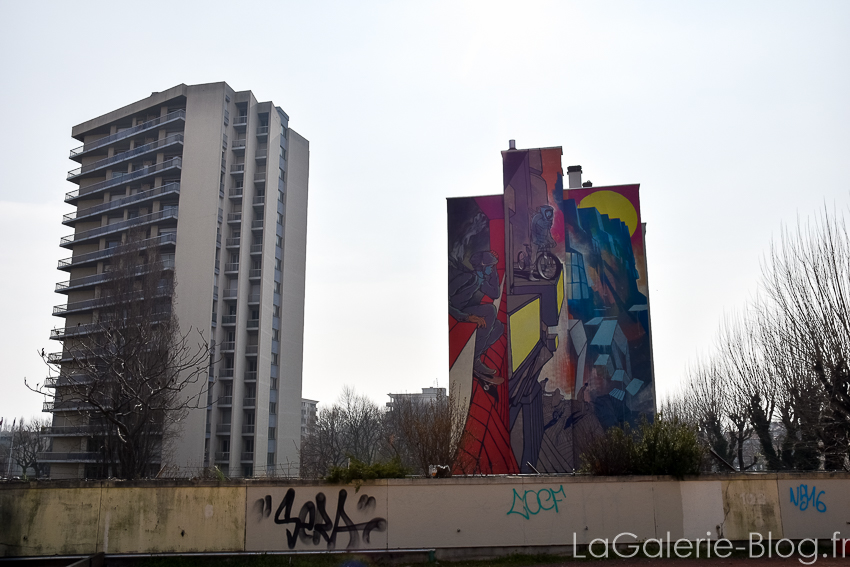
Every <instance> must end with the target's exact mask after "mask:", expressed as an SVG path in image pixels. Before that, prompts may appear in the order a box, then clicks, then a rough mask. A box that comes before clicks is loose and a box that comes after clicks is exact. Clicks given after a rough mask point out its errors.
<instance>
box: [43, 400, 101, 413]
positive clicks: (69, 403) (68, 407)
mask: <svg viewBox="0 0 850 567" xmlns="http://www.w3.org/2000/svg"><path fill="white" fill-rule="evenodd" d="M98 403H100V404H101V406H102V407H104V408H107V409H108V408H110V407H112V404H111V403H109V402H107V401H105V400H100V401H99V402H98ZM94 407H95V406H94V405H93V404H92V403H90V402H86V401H83V400H62V401H61V402H57V401H52V402H44V404H43V405H42V411H46V412H57V411H58V412H63V411H69V412H70V411H90V410H93V409H94Z"/></svg>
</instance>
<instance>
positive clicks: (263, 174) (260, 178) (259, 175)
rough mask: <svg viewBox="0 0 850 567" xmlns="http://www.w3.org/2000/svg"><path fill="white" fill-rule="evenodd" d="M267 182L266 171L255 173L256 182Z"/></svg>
mask: <svg viewBox="0 0 850 567" xmlns="http://www.w3.org/2000/svg"><path fill="white" fill-rule="evenodd" d="M265 182H266V172H265V171H261V172H259V173H255V174H254V183H265Z"/></svg>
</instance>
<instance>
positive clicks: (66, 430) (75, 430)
mask: <svg viewBox="0 0 850 567" xmlns="http://www.w3.org/2000/svg"><path fill="white" fill-rule="evenodd" d="M103 432H104V427H103V426H100V425H54V426H53V427H45V428H44V429H42V430H41V434H42V435H45V436H47V437H88V436H91V435H97V434H98V433H103Z"/></svg>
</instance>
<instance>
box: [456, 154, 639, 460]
mask: <svg viewBox="0 0 850 567" xmlns="http://www.w3.org/2000/svg"><path fill="white" fill-rule="evenodd" d="M512 146H513V144H512ZM561 154H562V152H561V148H560V147H555V148H540V149H528V150H517V149H513V148H512V149H510V150H508V151H505V152H502V163H503V177H504V194H503V195H491V196H485V197H463V198H452V199H448V233H449V234H448V237H449V238H448V242H449V250H448V268H449V269H448V288H449V289H448V292H449V293H448V295H449V368H450V387H451V394H452V400H453V403H454V404H456V405H457V406H458V409H459V411H461V413H462V414H464V415H466V421H465V426H464V427H465V429H464V435H463V438H462V441H461V453H460V459H459V461H458V463H457V467H458V469H459V472H476V473H485V474H487V473H492V474H503V473H518V472H522V473H533V472H535V471H538V472H541V473H542V472H570V471H572V470H573V469H575V468H578V467H579V466H580V462H579V455H580V453H581V449H582V445H583V444H584V443H586V442H587V441H588V440H590V439H591V438H593V437H594V436H595V435H598V434H599V433H601V432H603V431H604V430H605V429H607V428H609V427H611V426H613V425H622V424H624V423H629V424H631V425H635V424H637V423H638V422H639V421H640V417H641V416H642V415H646V416H649V417H650V418H651V416H652V415H654V413H655V386H654V381H653V370H652V345H651V340H650V337H651V334H650V322H649V298H648V286H647V273H646V254H645V248H644V225H643V223H642V222H641V215H640V202H639V198H638V189H639V185H637V184H634V185H618V186H608V187H589V186H588V187H582V184H581V168H580V167H579V166H571V167H570V168H568V178H569V182H568V187H566V188H565V187H564V174H563V169H562V167H561ZM585 185H589V184H585Z"/></svg>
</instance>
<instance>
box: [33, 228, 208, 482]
mask: <svg viewBox="0 0 850 567" xmlns="http://www.w3.org/2000/svg"><path fill="white" fill-rule="evenodd" d="M138 241H139V239H137V238H131V239H130V240H129V241H128V243H126V244H124V245H122V247H121V250H120V251H119V252H118V253H117V254H116V255H115V256H113V260H112V264H111V265H110V268H111V269H110V270H109V272H108V273H109V277H108V278H107V280H106V281H105V283H104V284H103V285H102V286H101V287H100V297H99V298H98V299H96V300H95V306H96V311H95V315H94V321H95V322H93V323H91V324H89V325H84V326H83V325H78V326H77V327H76V328H74V327H71V328H66V329H65V330H64V338H63V341H62V342H63V353H62V356H61V358H60V359H59V360H57V359H56V357H54V358H51V357H45V358H46V359H47V360H46V361H47V362H48V364H50V365H53V366H58V367H59V374H58V376H57V377H55V378H54V379H53V381H54V384H53V385H54V386H55V388H53V389H48V388H45V387H44V386H42V387H41V388H38V389H37V391H39V392H40V393H43V394H45V395H46V396H47V397H49V398H52V400H53V409H54V411H61V410H65V411H66V414H67V413H70V415H71V416H76V417H75V418H73V420H74V421H75V422H76V423H75V425H76V426H78V427H79V426H81V431H85V432H86V433H87V434H88V435H89V450H90V451H94V452H97V453H99V454H100V456H101V457H100V458H101V465H102V467H103V474H107V473H108V474H111V475H112V476H116V477H120V478H139V477H143V476H147V475H150V474H152V473H154V472H155V471H156V468H157V464H158V463H161V461H162V460H163V451H164V442H163V440H164V439H165V440H167V439H168V436H169V435H170V434H174V433H176V431H177V428H178V427H179V424H180V421H181V420H182V419H183V418H184V417H185V415H186V413H187V412H188V411H190V410H191V409H194V408H198V407H199V406H200V405H201V402H202V400H203V397H204V394H205V390H206V388H205V387H203V386H205V383H201V378H202V377H203V378H206V374H207V367H208V364H209V363H210V359H209V356H210V355H209V348H208V345H207V344H206V341H205V340H204V338H203V336H202V335H201V334H200V333H193V332H192V331H191V330H190V331H189V332H186V333H181V331H180V329H179V327H178V324H177V320H176V318H175V317H174V315H173V313H172V303H173V300H174V285H175V282H174V278H173V271H172V267H173V264H171V263H170V262H169V263H164V262H163V260H162V258H160V257H159V255H157V254H156V253H155V252H152V251H150V250H144V249H141V248H140V247H139V246H138V245H137V243H138Z"/></svg>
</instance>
